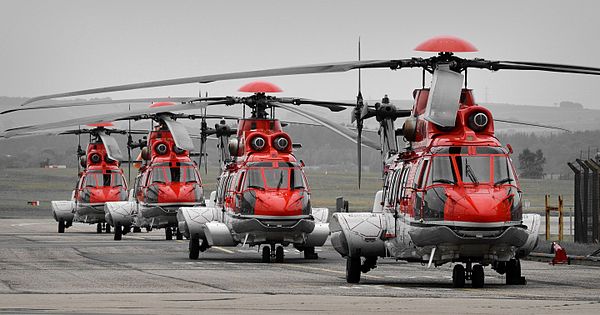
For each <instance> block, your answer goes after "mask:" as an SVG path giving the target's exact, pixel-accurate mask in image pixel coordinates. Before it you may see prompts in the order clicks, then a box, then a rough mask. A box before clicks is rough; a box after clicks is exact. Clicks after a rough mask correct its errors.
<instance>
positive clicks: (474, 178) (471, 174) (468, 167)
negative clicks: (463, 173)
mask: <svg viewBox="0 0 600 315" xmlns="http://www.w3.org/2000/svg"><path fill="white" fill-rule="evenodd" d="M465 168H466V170H467V176H469V179H471V182H473V183H475V185H479V180H477V176H475V173H474V172H473V169H472V168H471V165H469V164H465Z"/></svg>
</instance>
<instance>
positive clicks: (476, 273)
mask: <svg viewBox="0 0 600 315" xmlns="http://www.w3.org/2000/svg"><path fill="white" fill-rule="evenodd" d="M484 282H485V274H484V273H483V266H482V265H480V264H477V265H475V266H473V271H472V272H471V284H472V285H473V288H483V284H484Z"/></svg>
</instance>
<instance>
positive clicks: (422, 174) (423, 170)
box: [417, 160, 429, 188]
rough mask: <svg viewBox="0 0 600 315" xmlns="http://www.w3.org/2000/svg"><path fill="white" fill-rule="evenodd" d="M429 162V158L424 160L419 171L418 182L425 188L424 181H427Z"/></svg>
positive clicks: (418, 185) (420, 186) (419, 185)
mask: <svg viewBox="0 0 600 315" xmlns="http://www.w3.org/2000/svg"><path fill="white" fill-rule="evenodd" d="M428 164H429V160H425V161H423V163H422V164H421V168H420V170H419V171H420V172H419V180H418V182H417V187H418V188H423V186H424V185H423V183H424V182H425V176H426V175H427V166H428Z"/></svg>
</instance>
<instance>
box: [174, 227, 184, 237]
mask: <svg viewBox="0 0 600 315" xmlns="http://www.w3.org/2000/svg"><path fill="white" fill-rule="evenodd" d="M175 238H176V239H177V240H182V239H183V233H181V231H179V228H177V230H176V232H175Z"/></svg>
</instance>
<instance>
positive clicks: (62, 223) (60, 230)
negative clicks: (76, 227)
mask: <svg viewBox="0 0 600 315" xmlns="http://www.w3.org/2000/svg"><path fill="white" fill-rule="evenodd" d="M58 233H65V221H62V220H60V221H58Z"/></svg>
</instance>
